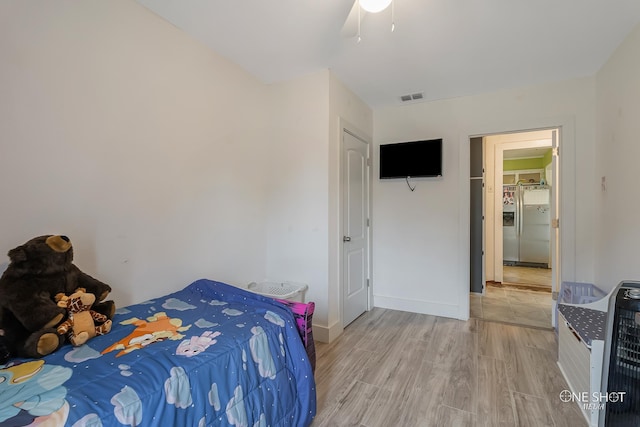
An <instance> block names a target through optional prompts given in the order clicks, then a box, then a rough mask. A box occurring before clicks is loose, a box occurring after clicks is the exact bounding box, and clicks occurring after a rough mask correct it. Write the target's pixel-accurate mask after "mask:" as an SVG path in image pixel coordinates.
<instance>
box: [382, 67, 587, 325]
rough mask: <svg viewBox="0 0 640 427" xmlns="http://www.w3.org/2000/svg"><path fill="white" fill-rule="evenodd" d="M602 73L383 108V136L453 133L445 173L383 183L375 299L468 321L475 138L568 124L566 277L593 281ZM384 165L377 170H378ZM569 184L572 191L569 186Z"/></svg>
mask: <svg viewBox="0 0 640 427" xmlns="http://www.w3.org/2000/svg"><path fill="white" fill-rule="evenodd" d="M594 106H595V83H594V78H583V79H575V80H570V81H566V82H560V83H554V84H547V85H542V86H536V87H528V88H520V89H513V90H506V91H501V92H494V93H490V94H485V95H478V96H470V97H462V98H456V99H449V100H442V101H435V102H427V103H418V104H412V105H405V106H399V107H392V108H386V109H380V110H376V111H375V112H374V141H375V146H376V148H375V149H374V153H376V154H377V152H378V146H379V144H380V143H387V142H398V141H407V140H414V139H426V138H443V139H444V152H443V160H444V165H443V175H444V176H443V177H442V178H441V179H420V180H415V181H414V183H416V184H417V188H416V190H415V192H411V191H409V189H408V188H407V185H406V183H405V182H404V181H403V180H385V181H380V180H378V179H377V178H376V179H374V183H373V184H374V185H373V195H374V204H373V217H374V221H375V228H374V232H375V239H374V246H373V251H374V253H373V257H374V283H375V288H374V295H375V296H374V301H375V305H377V306H382V307H390V308H398V309H405V310H409V311H418V312H426V313H431V314H437V315H443V316H450V317H458V318H466V317H467V316H468V304H469V302H468V292H469V166H468V164H469V163H468V162H469V136H476V135H487V134H495V133H501V132H506V131H516V130H532V129H541V128H549V127H555V126H559V127H561V131H562V133H563V135H562V137H563V139H562V141H563V147H564V148H563V153H561V156H562V157H563V158H562V159H561V161H562V169H563V170H564V171H565V172H566V174H567V176H565V180H564V184H563V185H564V186H566V189H568V190H570V191H564V193H563V194H564V197H563V200H562V205H563V207H564V213H563V216H562V233H563V237H562V255H563V263H564V262H567V268H565V269H563V271H562V274H563V277H564V278H565V280H577V279H580V280H589V279H591V280H592V279H593V274H594V272H593V261H594V259H593V242H594V235H593V228H594V224H593V216H592V214H591V212H592V210H593V200H594V194H593V188H592V182H593V179H592V169H593V164H594V133H595V129H594V120H595V107H594ZM377 166H378V165H377V162H374V167H375V169H374V176H377V175H378V171H377ZM563 188H565V187H563Z"/></svg>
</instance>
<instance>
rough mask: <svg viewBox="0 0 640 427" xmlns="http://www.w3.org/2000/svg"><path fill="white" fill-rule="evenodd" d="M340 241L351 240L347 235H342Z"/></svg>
mask: <svg viewBox="0 0 640 427" xmlns="http://www.w3.org/2000/svg"><path fill="white" fill-rule="evenodd" d="M342 241H343V242H350V241H351V237H349V236H342Z"/></svg>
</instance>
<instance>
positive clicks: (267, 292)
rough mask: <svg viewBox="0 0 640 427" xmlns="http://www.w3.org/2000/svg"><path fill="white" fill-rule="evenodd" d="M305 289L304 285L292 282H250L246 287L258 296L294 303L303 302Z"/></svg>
mask: <svg viewBox="0 0 640 427" xmlns="http://www.w3.org/2000/svg"><path fill="white" fill-rule="evenodd" d="M307 288H308V286H307V285H305V284H304V283H294V282H259V283H256V282H251V283H249V286H247V289H249V290H250V291H252V292H255V293H257V294H260V295H264V296H267V297H271V298H278V299H286V300H289V301H296V302H304V292H305V291H306V290H307Z"/></svg>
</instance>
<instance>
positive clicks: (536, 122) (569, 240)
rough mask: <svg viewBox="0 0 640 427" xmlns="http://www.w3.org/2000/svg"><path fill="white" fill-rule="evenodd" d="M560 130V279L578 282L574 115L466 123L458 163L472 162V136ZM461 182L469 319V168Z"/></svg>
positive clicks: (464, 301) (462, 288)
mask: <svg viewBox="0 0 640 427" xmlns="http://www.w3.org/2000/svg"><path fill="white" fill-rule="evenodd" d="M540 129H558V135H559V136H560V140H561V141H562V155H561V156H560V159H559V160H560V168H559V169H560V176H559V183H560V187H561V189H560V194H561V198H562V200H561V204H562V217H561V227H560V228H559V230H558V231H559V239H560V250H561V251H562V253H561V259H562V262H561V266H560V269H561V270H560V271H561V277H559V278H558V282H559V283H562V281H576V251H575V247H576V243H575V242H576V221H575V219H576V204H575V194H576V179H575V170H576V161H575V160H576V159H575V148H576V147H575V145H576V131H575V117H574V116H555V117H543V118H540V117H539V118H530V117H527V118H525V119H519V120H515V121H514V120H513V119H508V118H502V117H497V118H496V120H495V121H492V122H490V123H475V124H470V125H466V126H463V127H462V128H461V129H460V132H459V138H458V149H459V153H458V154H459V156H458V164H459V165H468V164H469V161H470V144H469V139H470V138H472V137H476V136H484V135H494V134H501V133H510V132H523V131H528V130H532V131H533V130H540ZM458 172H459V175H458V185H459V187H458V188H459V192H460V203H459V205H458V206H459V211H458V218H459V221H458V247H460V248H462V250H461V251H460V252H459V254H458V265H459V266H460V268H459V269H458V275H459V276H458V277H457V284H458V318H459V319H461V320H468V319H469V310H470V301H469V300H470V296H469V280H470V279H469V277H470V273H469V269H470V262H469V251H470V244H469V240H470V231H469V221H470V213H469V210H470V185H469V177H470V176H469V168H468V167H459V168H458Z"/></svg>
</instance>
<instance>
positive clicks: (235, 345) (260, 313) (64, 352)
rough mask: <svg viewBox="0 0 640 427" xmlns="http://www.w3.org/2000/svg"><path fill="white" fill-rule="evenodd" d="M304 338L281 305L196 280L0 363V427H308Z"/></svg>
mask: <svg viewBox="0 0 640 427" xmlns="http://www.w3.org/2000/svg"><path fill="white" fill-rule="evenodd" d="M298 320H300V319H299V318H298ZM305 338H306V339H309V338H310V340H311V342H307V346H306V347H305V345H304V343H303V340H302V339H301V334H300V330H299V326H298V324H297V323H296V318H295V317H294V315H293V313H292V310H291V308H290V307H288V306H287V305H286V304H283V303H282V302H279V301H276V300H273V299H271V298H268V297H264V296H261V295H257V294H253V293H251V292H248V291H245V290H243V289H239V288H236V287H233V286H230V285H227V284H224V283H220V282H215V281H211V280H206V279H202V280H198V281H196V282H194V283H192V284H191V285H189V286H187V287H186V288H184V289H182V290H180V291H178V292H175V293H173V294H169V295H165V296H163V297H160V298H156V299H154V300H150V301H146V302H143V303H140V304H136V305H132V306H128V307H124V308H121V309H119V310H118V311H117V312H116V315H115V317H114V319H113V329H112V330H111V332H110V333H109V334H107V335H103V336H97V337H95V338H93V339H91V340H90V341H89V342H88V343H87V344H85V345H83V346H80V347H72V346H70V345H65V346H64V347H62V348H60V349H59V350H57V351H56V352H54V353H53V354H50V355H48V356H46V357H45V358H43V359H27V360H13V361H11V362H9V363H8V364H7V365H5V366H1V365H0V426H1V427H5V426H26V425H55V426H58V425H59V426H62V425H66V426H74V427H81V426H122V425H125V426H129V425H130V426H158V425H162V426H165V425H167V426H235V427H240V426H251V427H254V426H259V427H263V426H264V427H266V426H274V427H275V426H308V425H309V424H311V421H312V419H313V417H314V415H315V412H316V396H315V393H316V392H315V382H314V378H313V370H312V362H313V360H310V356H309V354H308V350H310V349H311V347H312V341H313V338H312V337H308V336H307V337H305ZM311 350H312V349H311ZM311 355H312V356H313V354H312V353H311Z"/></svg>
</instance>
